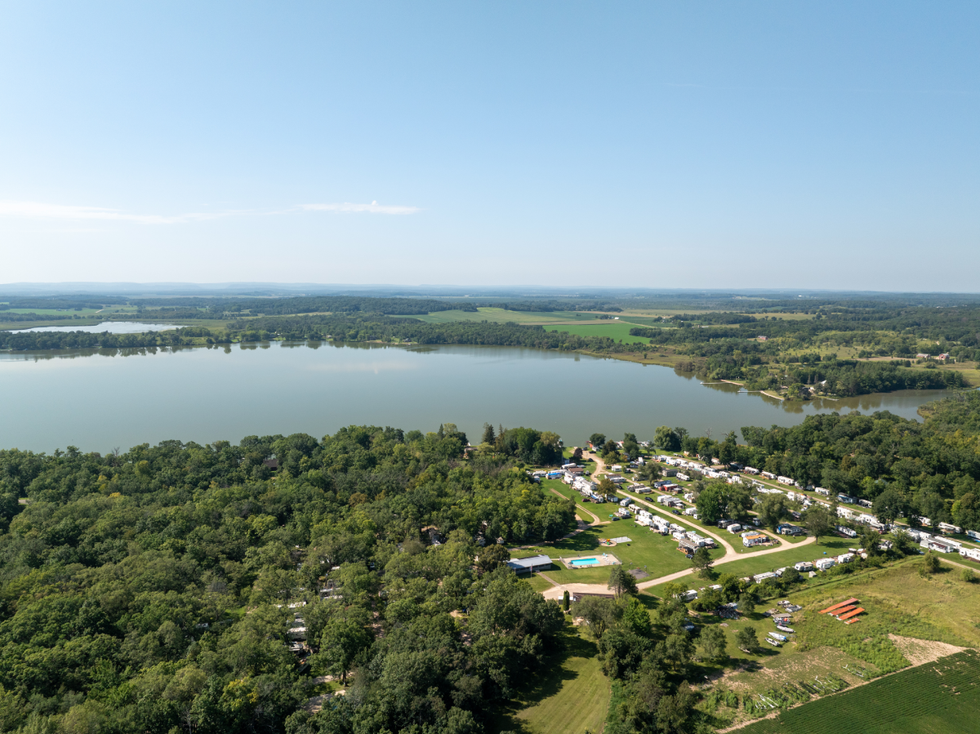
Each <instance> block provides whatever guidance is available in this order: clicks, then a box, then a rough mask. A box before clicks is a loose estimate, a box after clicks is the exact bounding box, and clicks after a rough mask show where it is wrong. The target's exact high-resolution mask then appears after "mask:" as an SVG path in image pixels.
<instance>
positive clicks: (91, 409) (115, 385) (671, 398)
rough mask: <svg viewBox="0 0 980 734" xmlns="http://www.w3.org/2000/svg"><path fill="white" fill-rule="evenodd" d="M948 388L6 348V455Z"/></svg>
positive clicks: (706, 419) (498, 360)
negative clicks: (852, 391)
mask: <svg viewBox="0 0 980 734" xmlns="http://www.w3.org/2000/svg"><path fill="white" fill-rule="evenodd" d="M943 394H944V393H942V392H940V391H922V392H902V393H892V394H888V395H874V396H866V397H862V398H857V399H853V400H844V401H839V402H835V401H815V402H813V403H803V404H801V403H792V404H787V403H783V402H780V401H778V400H774V399H771V398H766V397H761V396H759V395H749V394H745V393H739V392H738V388H737V387H736V386H734V385H724V384H723V385H710V386H705V385H702V384H701V383H700V382H699V381H698V380H697V379H696V378H694V377H693V376H686V377H685V376H682V375H678V373H676V372H674V371H673V370H671V369H669V368H666V367H658V366H654V365H639V364H635V363H631V362H623V361H619V360H614V359H601V358H596V357H588V356H585V355H576V354H562V353H557V352H549V351H543V350H535V349H520V348H511V347H461V346H444V347H432V348H421V347H410V348H405V347H384V346H380V345H341V344H330V343H325V344H306V343H303V344H280V343H272V344H261V345H238V344H235V345H230V346H227V347H216V348H212V349H204V348H197V349H190V348H184V349H174V350H171V349H161V350H132V351H130V352H125V353H124V352H121V351H115V350H110V351H108V352H99V351H89V352H74V353H63V352H62V353H58V352H44V353H40V352H37V353H4V354H0V416H2V420H0V448H14V447H16V448H21V449H30V450H34V451H46V452H51V451H53V450H54V449H56V448H65V447H66V446H69V445H74V446H77V447H79V448H80V449H82V450H83V451H99V452H102V453H105V452H107V451H110V450H112V449H113V448H115V447H119V448H120V449H123V450H126V449H128V448H129V447H131V446H134V445H136V444H141V443H150V444H155V443H158V442H160V441H162V440H165V439H179V440H182V441H196V442H198V443H202V444H204V443H210V442H212V441H215V440H220V439H227V440H229V441H232V442H238V441H239V440H240V439H241V438H242V437H243V436H248V435H253V434H254V435H270V434H277V433H282V434H290V433H300V432H302V433H309V434H311V435H313V436H316V437H318V438H319V437H322V436H324V435H326V434H329V433H334V432H336V431H337V430H338V429H339V428H341V427H343V426H346V425H350V424H367V425H372V424H373V425H378V426H395V427H399V428H404V429H406V430H409V429H413V428H418V429H420V430H422V431H434V430H436V429H437V428H438V426H439V424H440V423H456V424H457V426H459V428H460V429H461V430H463V431H465V432H466V433H467V435H468V436H469V437H470V440H471V441H473V442H476V441H478V440H479V438H480V436H481V434H482V427H483V424H484V422H490V423H493V425H494V426H497V425H499V424H503V425H504V426H505V427H507V426H510V427H514V426H530V427H535V428H539V429H549V430H553V431H556V432H557V433H559V434H560V435H561V436H562V438H564V439H565V443H566V445H568V446H572V445H581V444H582V443H584V442H585V440H586V439H587V438H588V436H589V435H591V434H592V433H593V432H601V433H605V434H606V435H607V436H610V437H615V438H617V439H618V438H621V437H622V435H623V433H624V432H625V431H630V432H633V433H635V434H636V435H637V437H638V438H639V439H640V440H648V439H652V438H653V433H654V430H655V429H656V428H657V426H661V425H669V426H684V427H686V428H687V429H688V430H689V431H690V432H691V433H693V434H696V435H703V434H704V433H705V432H707V431H710V432H711V435H712V437H714V438H716V439H718V438H721V437H722V436H724V435H725V434H726V433H727V432H728V431H731V430H734V431H738V430H739V429H740V428H741V427H742V426H765V427H769V426H771V425H773V424H778V425H782V426H790V425H795V424H797V423H800V422H802V420H803V418H804V417H805V416H806V415H809V414H812V413H815V412H829V411H833V410H837V411H840V412H848V411H850V410H851V409H860V410H861V411H863V412H873V411H875V410H890V411H892V412H893V413H896V414H898V415H901V416H903V417H906V418H916V417H917V415H916V409H917V408H918V407H919V406H920V405H922V404H923V403H925V402H929V401H931V400H935V399H937V398H938V397H941V396H942V395H943Z"/></svg>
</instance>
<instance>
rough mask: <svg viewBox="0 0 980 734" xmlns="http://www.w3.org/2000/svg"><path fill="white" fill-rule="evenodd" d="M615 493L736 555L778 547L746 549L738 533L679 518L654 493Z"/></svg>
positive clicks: (681, 495) (795, 539)
mask: <svg viewBox="0 0 980 734" xmlns="http://www.w3.org/2000/svg"><path fill="white" fill-rule="evenodd" d="M678 484H680V485H681V486H682V487H685V488H686V486H687V485H688V484H690V483H686V482H678ZM617 492H618V493H619V494H621V495H623V496H624V497H629V498H630V499H632V500H634V501H635V502H636V504H637V505H639V506H640V507H642V508H644V509H645V510H650V512H653V514H655V515H662V516H663V517H669V518H670V519H671V522H677V524H678V525H689V526H691V528H692V529H693V530H702V531H704V534H705V535H707V534H708V533H714V534H715V535H717V536H718V537H720V538H724V539H725V540H726V541H728V543H729V544H731V546H732V547H733V548H734V549H735V552H736V553H742V554H745V555H747V556H748V555H751V554H753V553H758V552H759V551H764V550H769V549H771V548H775V547H778V545H779V543H771V544H769V545H756V546H752V547H751V548H746V547H745V545H744V544H743V543H742V536H741V535H739V534H738V533H729V532H728V531H727V530H724V529H722V528H719V527H718V526H717V525H711V524H709V523H705V522H701V521H700V520H695V519H694V518H693V517H691V516H690V515H684V514H683V513H681V515H679V516H678V515H675V514H674V513H673V511H672V510H669V509H668V508H666V507H664V506H663V505H660V504H658V503H657V496H658V495H659V494H660V493H659V492H654V493H653V494H652V495H651V494H647V495H638V494H636V493H634V492H627V491H626V490H624V489H619V490H617ZM683 496H684V492H681V493H680V497H683ZM644 502H647V503H649V504H644ZM651 505H652V507H651ZM688 506H690V503H688ZM748 529H753V528H748ZM763 529H764V530H766V532H770V531H769V530H768V529H767V528H763ZM770 534H771V533H770ZM776 537H780V538H783V539H784V540H786V541H788V542H789V543H795V542H802V541H803V540H806V538H793V539H792V540H791V537H792V536H785V537H784V536H776Z"/></svg>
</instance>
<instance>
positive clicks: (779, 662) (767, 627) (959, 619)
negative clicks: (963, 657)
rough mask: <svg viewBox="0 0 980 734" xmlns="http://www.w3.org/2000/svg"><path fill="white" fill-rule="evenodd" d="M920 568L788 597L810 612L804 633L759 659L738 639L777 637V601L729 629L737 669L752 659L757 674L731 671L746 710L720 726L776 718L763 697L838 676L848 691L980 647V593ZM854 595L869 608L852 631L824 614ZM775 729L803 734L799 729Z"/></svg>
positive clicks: (724, 713)
mask: <svg viewBox="0 0 980 734" xmlns="http://www.w3.org/2000/svg"><path fill="white" fill-rule="evenodd" d="M920 566H921V562H920V561H919V560H918V559H911V560H910V561H907V562H904V563H901V564H899V565H897V566H893V567H890V568H886V569H879V570H874V571H870V572H864V573H862V574H861V575H860V576H858V577H847V576H845V577H842V578H839V579H836V580H833V579H831V580H830V582H829V583H828V582H827V581H823V582H822V585H821V586H820V587H818V588H806V587H803V588H802V589H800V590H798V591H795V592H793V593H790V594H788V595H786V596H785V597H784V598H786V599H788V600H789V601H791V602H792V603H794V604H798V605H801V606H803V610H802V611H800V612H797V613H795V614H794V619H793V622H792V625H791V626H792V627H793V628H794V629H795V630H796V635H795V639H791V641H789V642H788V643H785V644H784V645H783V646H782V647H780V648H773V647H770V646H768V645H762V646H761V648H762V649H760V650H758V651H756V652H755V653H754V654H747V653H744V652H741V651H739V650H737V649H736V648H735V645H734V643H733V641H732V639H731V637H730V635H733V634H734V633H735V632H736V631H737V630H739V629H742V628H743V627H753V628H754V629H755V631H756V634H757V636H758V637H759V638H760V640H761V638H762V637H763V636H764V635H766V634H767V633H768V632H770V631H773V629H774V625H773V623H772V621H771V620H770V619H769V618H767V617H765V616H764V615H763V614H762V612H763V611H764V610H765V609H767V608H770V607H772V606H774V602H773V601H768V602H763V603H762V604H760V605H759V606H758V607H757V608H756V612H755V613H753V614H752V615H748V616H743V617H741V618H740V619H738V620H728V621H725V622H724V623H722V624H723V626H724V627H725V628H726V636H728V637H729V644H728V652H729V653H730V654H732V655H733V660H732V665H731V666H730V667H739V661H744V662H746V663H748V664H749V670H747V671H737V672H734V673H729V674H728V675H726V676H725V677H724V679H723V681H722V682H721V683H720V686H721V690H722V691H731V692H733V693H735V694H736V695H738V696H739V697H740V706H739V708H738V709H737V710H735V709H732V708H728V707H726V706H721V707H720V708H719V709H718V710H717V711H715V712H714V714H713V715H714V716H716V717H717V724H718V725H719V726H728V725H731V724H733V723H738V722H740V721H745V720H747V719H753V718H758V717H759V716H761V715H763V714H765V713H769V711H768V710H766V709H767V707H766V706H765V705H764V704H763V705H762V706H761V707H758V706H759V703H760V702H761V699H760V695H765V696H768V697H769V698H770V699H776V698H778V697H779V695H780V694H779V691H782V690H789V691H792V690H793V689H794V688H796V687H798V686H800V684H810V683H812V682H814V681H816V682H819V681H826V680H829V679H831V678H833V679H837V680H839V681H842V682H845V683H847V685H848V686H852V687H853V686H860V685H863V684H865V683H866V682H867V681H868V680H869V679H870V678H873V677H875V676H878V675H881V674H885V673H893V672H895V671H897V670H901V669H902V668H905V667H907V666H909V665H910V664H913V665H914V664H921V663H923V662H927V661H930V660H935V659H937V658H939V657H941V656H943V655H949V654H952V653H956V652H959V651H960V649H961V648H962V647H964V646H976V645H977V644H978V643H980V633H978V630H977V628H976V627H975V626H974V620H975V615H973V613H972V612H971V611H970V610H972V609H975V608H976V606H977V604H978V602H980V589H978V588H977V587H976V585H974V584H968V583H966V582H964V581H963V580H962V579H961V578H959V576H958V575H956V573H955V572H950V573H939V574H936V575H935V576H931V577H923V576H921V575H920V574H919V573H918V569H919V567H920ZM818 578H819V577H818ZM852 596H853V597H856V598H858V599H859V600H860V603H861V606H862V607H864V608H865V609H866V610H867V612H866V613H865V614H864V615H862V621H861V622H859V623H858V624H855V625H844V624H841V623H840V622H839V621H838V620H836V619H834V618H832V617H830V616H827V615H818V614H817V612H818V611H820V610H822V609H824V608H826V607H828V606H830V605H831V604H833V603H836V602H840V601H842V600H843V599H846V598H849V597H852ZM701 621H702V623H704V624H708V625H713V624H718V623H720V620H719V619H718V618H717V617H714V616H713V615H701ZM752 666H756V667H757V666H762V671H761V672H763V673H764V674H763V675H760V674H759V673H760V671H759V670H758V668H757V669H756V670H754V671H753V670H752V669H751V667H752ZM706 672H711V671H706ZM786 686H789V688H788V689H785V688H784V687H786ZM774 691H776V693H775V694H774V693H773V692H774ZM790 700H792V698H790ZM810 705H811V704H807V706H810ZM760 708H761V710H760ZM746 731H749V730H746ZM751 731H755V730H754V729H752V730H751ZM760 731H769V730H760ZM773 731H786V732H792V733H793V734H796V731H797V729H795V728H790V727H787V728H784V729H777V730H773ZM820 731H823V730H820ZM848 731H850V730H848ZM854 731H859V730H854ZM885 731H895V732H903V731H905V730H904V729H894V730H888V729H886V730H885ZM913 731H916V730H914V729H913ZM925 731H931V730H928V729H927V730H925Z"/></svg>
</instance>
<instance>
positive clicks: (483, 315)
mask: <svg viewBox="0 0 980 734" xmlns="http://www.w3.org/2000/svg"><path fill="white" fill-rule="evenodd" d="M399 318H406V319H418V320H419V321H424V322H425V323H427V324H448V323H451V322H453V321H477V322H479V321H489V322H491V323H495V324H505V323H507V322H509V321H512V322H514V323H515V324H541V323H547V322H552V321H582V322H585V323H592V322H594V321H595V320H596V318H595V316H594V315H593V314H580V313H577V312H575V311H508V310H507V309H503V308H491V307H482V308H479V309H477V310H476V311H434V312H432V313H429V314H425V315H421V316H414V315H413V316H400V317H399Z"/></svg>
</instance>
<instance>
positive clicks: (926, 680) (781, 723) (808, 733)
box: [740, 650, 980, 734]
mask: <svg viewBox="0 0 980 734" xmlns="http://www.w3.org/2000/svg"><path fill="white" fill-rule="evenodd" d="M978 710H980V654H978V653H977V652H976V651H974V650H970V651H964V652H961V653H957V654H955V655H951V656H949V657H945V658H941V659H939V660H937V661H935V662H934V663H929V664H926V665H922V666H920V667H916V668H912V669H910V670H906V671H902V672H900V673H896V674H895V675H891V676H887V677H885V678H881V679H879V680H875V681H872V682H871V683H869V684H867V685H865V686H861V687H859V688H856V689H854V690H851V691H847V692H845V693H842V694H840V695H837V696H833V697H832V698H823V699H819V700H817V701H814V702H812V703H808V704H806V705H804V706H801V707H799V708H794V709H791V710H788V711H784V712H782V713H780V714H779V715H778V716H777V717H775V718H773V719H765V720H763V721H759V722H756V723H754V724H750V725H749V726H747V727H745V728H743V729H741V730H740V731H741V732H742V733H743V734H784V733H789V732H792V734H894V733H896V732H901V734H938V733H939V732H942V733H943V734H974V733H975V732H976V731H977V711H978Z"/></svg>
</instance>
